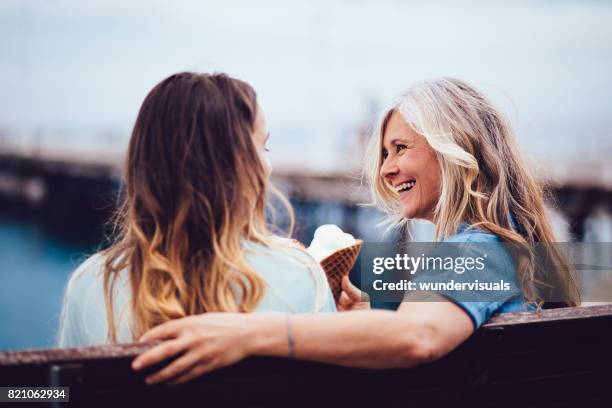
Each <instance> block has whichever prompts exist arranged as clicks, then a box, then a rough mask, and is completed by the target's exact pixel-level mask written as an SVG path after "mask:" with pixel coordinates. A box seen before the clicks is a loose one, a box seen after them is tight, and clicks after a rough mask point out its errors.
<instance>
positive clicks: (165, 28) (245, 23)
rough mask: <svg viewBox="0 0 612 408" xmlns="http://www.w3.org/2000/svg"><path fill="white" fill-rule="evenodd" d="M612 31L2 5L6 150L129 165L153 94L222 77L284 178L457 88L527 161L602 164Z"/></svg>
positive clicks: (0, 86) (454, 14) (321, 7)
mask: <svg viewBox="0 0 612 408" xmlns="http://www.w3.org/2000/svg"><path fill="white" fill-rule="evenodd" d="M611 23H612V3H609V2H605V1H579V0H575V1H569V0H566V1H545V0H529V1H527V0H524V1H514V2H507V1H501V0H492V1H475V0H474V1H452V0H446V1H441V0H440V1H435V0H434V1H400V0H378V1H374V0H370V1H358V0H354V1H350V0H292V1H286V0H244V1H243V0H225V1H209V0H204V1H202V0H191V1H151V0H137V1H125V0H124V1H115V0H108V1H98V0H88V1H85V0H82V1H76V0H53V1H50V0H30V1H18V0H4V1H2V2H0V142H2V143H13V144H15V143H17V144H25V145H31V144H40V145H42V146H43V148H47V149H53V148H61V149H72V150H73V151H76V152H81V151H84V152H95V151H96V150H97V149H101V148H106V149H111V150H114V151H118V152H121V151H123V150H124V149H125V145H126V143H127V138H128V137H129V132H130V129H131V127H132V125H133V122H134V119H135V116H136V113H137V111H138V108H139V106H140V104H141V102H142V100H143V98H144V96H145V95H146V93H147V92H148V91H149V90H150V89H151V88H152V87H153V86H154V85H155V84H156V83H157V82H159V81H160V80H162V79H163V78H165V77H166V76H168V75H170V74H172V73H174V72H177V71H183V70H195V71H222V72H227V73H229V74H231V75H233V76H236V77H239V78H241V79H244V80H246V81H248V82H250V83H251V84H252V85H253V86H254V87H255V89H256V90H257V92H258V95H259V101H260V104H261V106H262V108H263V110H264V112H265V113H266V116H267V119H268V123H269V127H270V131H271V134H272V138H271V141H270V147H271V150H272V152H271V159H272V162H273V163H274V165H275V167H276V168H298V169H310V170H313V171H320V172H325V171H329V170H333V169H336V170H342V168H343V167H344V166H347V163H355V162H357V161H359V159H360V157H359V155H358V153H359V152H358V149H357V148H356V146H355V139H356V137H355V134H356V132H357V129H359V128H360V127H361V126H362V125H364V124H367V123H371V122H372V121H373V119H374V118H375V117H376V115H377V113H378V112H379V111H380V109H381V108H382V107H384V105H385V104H386V103H388V102H389V101H390V99H391V98H392V97H393V96H395V95H396V94H398V93H399V92H400V91H401V90H402V89H404V88H406V87H408V86H409V85H411V84H412V83H414V82H417V81H420V80H423V79H430V78H435V77H439V76H454V77H459V78H462V79H465V80H467V81H469V82H471V83H473V84H474V85H476V86H477V87H479V88H480V89H481V90H483V91H484V92H485V93H486V94H487V95H488V96H490V97H491V98H492V99H493V100H494V102H495V103H496V104H497V105H498V106H499V107H500V108H501V109H502V110H503V112H504V113H505V114H506V116H507V117H508V118H509V119H510V121H511V122H512V123H513V126H514V128H515V129H516V130H517V133H518V137H519V140H520V142H521V146H523V148H524V149H525V150H526V151H527V152H528V153H529V154H532V155H533V156H535V157H539V158H542V159H547V160H551V159H552V160H556V159H558V158H563V159H566V158H567V160H570V159H571V160H574V159H575V158H576V157H578V158H581V159H584V158H585V157H587V158H589V159H592V160H603V158H607V157H608V156H609V155H610V153H612V134H611V133H612V117H611V115H610V113H611V107H612V75H610V74H609V73H610V72H612V24H611ZM0 148H1V147H0Z"/></svg>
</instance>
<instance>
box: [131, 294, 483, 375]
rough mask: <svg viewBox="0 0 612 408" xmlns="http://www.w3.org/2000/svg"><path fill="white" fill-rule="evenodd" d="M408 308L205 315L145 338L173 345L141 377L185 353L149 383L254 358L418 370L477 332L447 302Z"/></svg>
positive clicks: (157, 351)
mask: <svg viewBox="0 0 612 408" xmlns="http://www.w3.org/2000/svg"><path fill="white" fill-rule="evenodd" d="M439 300H441V301H434V302H405V303H403V304H402V306H401V307H400V309H399V310H398V311H397V312H393V311H383V310H372V311H358V312H347V313H338V314H325V315H283V314H273V313H267V314H252V315H247V314H237V313H206V314H203V315H199V316H191V317H186V318H183V319H178V320H174V321H170V322H167V323H164V324H162V325H160V326H158V327H155V328H153V329H152V330H150V331H149V332H148V333H146V334H145V335H144V336H143V339H142V340H144V341H149V340H158V339H163V340H166V341H164V342H162V343H161V344H159V345H157V346H155V347H153V348H151V349H150V350H149V351H147V352H145V353H143V354H142V355H140V356H139V357H138V358H136V360H134V363H133V367H134V369H137V370H141V369H144V368H146V367H148V366H151V365H153V364H156V363H159V362H160V361H163V360H166V359H168V358H171V357H173V356H175V355H177V354H182V355H181V356H180V357H179V358H177V359H176V360H174V361H173V362H172V363H171V364H169V365H168V366H166V367H165V368H164V369H162V370H161V371H159V372H157V373H155V374H153V375H151V376H150V377H148V381H147V382H149V383H155V382H160V381H167V380H170V379H172V380H173V382H174V383H181V382H185V381H188V380H190V379H192V378H194V377H197V376H199V375H202V374H204V373H206V372H208V371H211V370H214V369H217V368H220V367H224V366H226V365H229V364H232V363H235V362H237V361H239V360H241V359H242V358H244V357H246V356H248V355H265V356H284V357H286V356H292V357H296V358H300V359H305V360H313V361H321V362H327V363H334V364H340V365H345V366H353V367H368V368H392V367H411V366H414V365H417V364H420V363H423V362H427V361H432V360H435V359H437V358H440V357H442V356H443V355H445V354H447V353H448V352H450V351H451V350H453V349H454V348H455V347H457V346H458V345H459V344H461V343H462V342H463V341H465V340H466V339H467V338H468V337H469V336H470V334H471V333H472V332H473V324H472V322H471V320H470V318H469V317H468V316H467V314H466V313H465V312H464V311H463V310H461V309H460V308H459V307H458V306H456V305H455V304H453V303H451V302H448V301H443V300H442V298H440V299H439Z"/></svg>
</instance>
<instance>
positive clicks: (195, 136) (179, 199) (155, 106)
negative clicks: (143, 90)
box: [104, 72, 293, 342]
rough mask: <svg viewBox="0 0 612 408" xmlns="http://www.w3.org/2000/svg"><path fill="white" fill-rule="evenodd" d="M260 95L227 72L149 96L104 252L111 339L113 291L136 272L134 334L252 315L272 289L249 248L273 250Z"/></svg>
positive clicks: (190, 77)
mask: <svg viewBox="0 0 612 408" xmlns="http://www.w3.org/2000/svg"><path fill="white" fill-rule="evenodd" d="M257 109H258V104H257V99H256V94H255V91H254V90H253V88H252V87H251V86H250V85H248V84H247V83H245V82H243V81H240V80H237V79H234V78H231V77H229V76H227V75H224V74H196V73H187V72H186V73H179V74H175V75H172V76H170V77H168V78H166V79H165V80H163V81H162V82H160V83H159V84H158V85H156V86H155V87H154V88H153V89H152V90H151V92H149V94H148V95H147V97H146V98H145V100H144V102H143V104H142V106H141V108H140V112H139V113H138V117H137V119H136V123H135V126H134V130H133V132H132V136H131V139H130V143H129V148H128V153H127V161H126V165H125V174H124V191H123V197H122V205H121V206H120V209H119V211H118V213H117V215H116V220H115V225H116V230H117V231H118V238H117V239H116V241H115V243H114V244H113V245H112V246H111V247H110V248H108V249H107V250H106V251H104V254H105V255H106V257H105V265H104V290H105V300H106V308H107V320H108V321H107V323H108V333H109V340H110V341H111V342H116V336H117V329H116V327H115V317H114V313H113V312H114V311H113V307H112V305H113V285H114V283H115V280H116V279H115V278H117V276H118V275H119V272H121V271H124V270H127V271H129V272H128V273H129V278H130V284H131V288H132V294H133V296H132V303H131V308H132V312H133V313H132V322H131V331H132V336H133V337H134V338H138V337H139V336H140V335H142V334H143V333H144V332H145V331H147V330H148V329H150V328H152V327H154V326H156V325H158V324H160V323H163V322H165V321H168V320H170V319H175V318H180V317H184V316H187V315H192V314H196V313H202V312H207V311H211V312H212V311H232V312H249V311H252V310H253V309H254V308H255V307H256V306H257V305H258V303H259V302H260V300H261V299H262V297H263V295H264V293H265V290H266V288H265V282H264V281H263V278H262V277H260V276H259V275H258V274H257V273H256V271H255V270H254V269H253V268H252V267H251V266H250V265H249V264H248V263H247V261H246V259H245V256H244V248H243V244H244V240H248V241H252V242H257V243H260V244H263V245H266V246H271V245H273V244H272V242H271V239H270V238H271V237H270V234H269V231H268V226H267V224H266V192H268V191H271V192H273V193H276V194H277V196H278V197H279V198H280V199H281V202H282V203H283V204H284V205H285V207H286V210H287V211H288V214H289V219H290V220H291V226H290V229H291V228H292V225H293V212H292V210H291V206H290V205H289V203H288V202H287V200H286V199H285V198H284V197H283V196H282V195H281V194H280V193H279V192H278V191H277V190H275V189H274V188H273V187H272V186H271V185H269V183H268V177H267V175H266V173H265V169H264V167H263V166H262V163H261V160H260V158H259V156H258V153H257V150H256V147H255V145H254V143H253V141H252V136H251V135H252V131H253V127H254V123H255V117H256V114H257Z"/></svg>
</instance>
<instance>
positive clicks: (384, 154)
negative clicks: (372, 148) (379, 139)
mask: <svg viewBox="0 0 612 408" xmlns="http://www.w3.org/2000/svg"><path fill="white" fill-rule="evenodd" d="M388 155H389V153H387V151H386V150H383V151H382V158H383V160H385V159H386V158H387V156H388Z"/></svg>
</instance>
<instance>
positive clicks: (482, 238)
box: [442, 223, 502, 243]
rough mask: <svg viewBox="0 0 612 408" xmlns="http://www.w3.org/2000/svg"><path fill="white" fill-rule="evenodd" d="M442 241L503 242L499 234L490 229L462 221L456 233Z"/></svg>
mask: <svg viewBox="0 0 612 408" xmlns="http://www.w3.org/2000/svg"><path fill="white" fill-rule="evenodd" d="M442 242H456V243H459V242H475V243H479V242H480V243H495V242H499V243H501V242H502V241H501V239H500V238H499V237H498V236H497V235H495V234H493V233H491V232H489V231H486V230H483V229H481V228H478V227H475V226H472V225H468V224H466V223H462V224H461V225H460V226H459V228H458V229H457V232H456V233H455V234H453V235H450V236H448V237H446V238H444V239H443V240H442Z"/></svg>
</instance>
